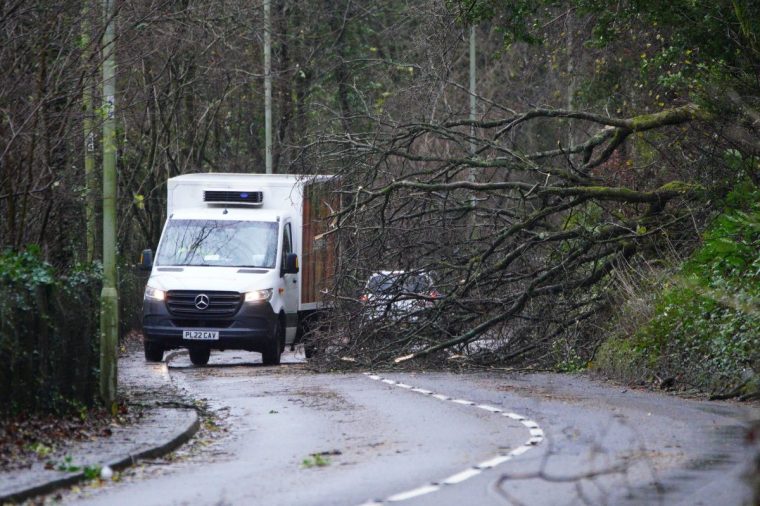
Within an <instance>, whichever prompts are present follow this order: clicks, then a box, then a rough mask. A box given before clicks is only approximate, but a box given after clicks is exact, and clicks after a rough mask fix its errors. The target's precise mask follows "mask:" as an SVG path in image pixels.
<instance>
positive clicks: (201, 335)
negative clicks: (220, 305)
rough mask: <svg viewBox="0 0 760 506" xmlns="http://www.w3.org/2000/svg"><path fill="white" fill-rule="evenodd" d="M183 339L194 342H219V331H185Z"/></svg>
mask: <svg viewBox="0 0 760 506" xmlns="http://www.w3.org/2000/svg"><path fill="white" fill-rule="evenodd" d="M182 339H191V340H193V341H218V340H219V331H218V330H183V331H182Z"/></svg>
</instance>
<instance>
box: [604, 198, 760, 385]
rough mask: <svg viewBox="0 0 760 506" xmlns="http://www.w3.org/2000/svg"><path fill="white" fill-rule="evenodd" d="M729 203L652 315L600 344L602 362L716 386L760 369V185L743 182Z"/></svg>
mask: <svg viewBox="0 0 760 506" xmlns="http://www.w3.org/2000/svg"><path fill="white" fill-rule="evenodd" d="M726 205H727V209H726V211H725V212H724V213H722V214H721V215H719V216H718V217H717V218H716V219H715V220H714V221H713V223H712V224H711V226H710V228H709V229H708V230H707V232H706V233H705V234H704V241H703V244H702V246H701V247H700V248H699V249H698V250H697V251H695V252H694V254H693V255H691V257H690V258H689V259H688V260H687V261H686V262H684V264H683V265H682V266H681V268H680V270H679V272H678V273H677V275H676V276H675V277H674V279H673V280H672V281H671V282H670V283H668V284H666V286H664V287H663V288H662V290H661V291H660V292H659V294H658V295H657V296H656V298H655V304H654V313H653V316H652V317H651V319H650V320H649V321H648V322H647V323H645V324H643V325H642V326H640V327H639V328H638V330H636V331H635V332H634V333H633V335H631V336H626V335H617V336H615V338H614V339H611V340H609V341H608V342H606V343H604V344H603V345H602V347H601V348H600V350H599V352H598V354H597V360H596V366H597V368H598V369H601V370H602V371H603V372H605V373H608V374H610V375H612V376H615V377H618V378H621V379H624V380H627V381H632V380H634V379H643V380H652V379H654V378H655V377H659V378H668V377H674V378H677V379H678V380H680V382H681V383H685V384H690V385H692V386H695V387H698V388H700V389H702V390H706V391H710V392H719V393H722V392H727V391H730V390H733V389H735V388H737V387H740V386H741V385H743V384H746V383H753V382H755V381H756V379H757V378H758V377H760V304H759V301H760V190H758V189H757V188H756V187H754V186H753V185H751V184H741V185H738V186H737V188H736V189H735V190H734V191H733V192H731V193H730V194H729V195H728V197H727V199H726Z"/></svg>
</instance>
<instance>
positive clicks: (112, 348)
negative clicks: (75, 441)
mask: <svg viewBox="0 0 760 506" xmlns="http://www.w3.org/2000/svg"><path fill="white" fill-rule="evenodd" d="M102 1H103V17H104V20H105V23H106V27H105V31H104V33H103V46H102V50H103V290H102V291H101V293H100V397H101V399H102V401H103V402H104V403H105V405H106V407H108V408H109V409H113V407H114V404H115V402H116V386H117V369H116V360H117V355H116V353H117V346H118V338H119V336H118V333H119V295H118V292H117V290H116V117H115V110H114V109H115V104H114V95H115V93H116V77H115V76H116V63H115V59H116V57H115V53H116V51H115V47H114V31H115V30H114V24H115V19H114V6H113V2H114V0H102Z"/></svg>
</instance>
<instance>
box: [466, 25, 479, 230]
mask: <svg viewBox="0 0 760 506" xmlns="http://www.w3.org/2000/svg"><path fill="white" fill-rule="evenodd" d="M476 70H477V66H476V65H475V25H472V26H471V27H470V157H471V158H473V159H474V158H475V152H476V151H477V143H476V142H475V121H476V120H477V119H478V102H477V99H476V89H475V83H476ZM475 179H476V174H475V167H470V171H469V174H468V175H467V180H468V181H469V182H471V183H474V182H475ZM471 191H472V190H471ZM476 207H477V198H476V197H475V192H474V191H472V193H471V195H470V217H469V221H470V225H469V226H470V239H473V240H474V239H476V238H477V216H476V215H475V210H476Z"/></svg>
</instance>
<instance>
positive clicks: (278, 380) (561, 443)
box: [64, 351, 757, 505]
mask: <svg viewBox="0 0 760 506" xmlns="http://www.w3.org/2000/svg"><path fill="white" fill-rule="evenodd" d="M138 359H139V358H135V356H130V357H129V358H128V360H132V361H135V360H138ZM302 361H303V358H302V356H301V355H297V354H292V353H286V355H284V356H283V362H285V364H284V365H282V366H280V367H264V366H262V365H261V364H260V358H259V355H258V354H256V353H246V352H232V351H230V352H224V353H214V354H212V358H211V361H210V363H209V366H207V367H193V366H192V365H191V364H190V361H189V359H188V357H187V355H186V354H184V353H178V354H175V355H174V357H173V358H172V359H171V360H170V367H169V374H170V377H171V380H172V382H173V383H174V384H175V386H176V387H178V388H179V389H181V390H183V391H185V392H187V394H188V395H189V396H190V397H192V398H195V399H205V400H206V403H207V406H208V409H209V411H210V412H211V413H213V414H214V415H215V416H214V420H216V421H215V422H214V426H213V427H212V429H215V430H217V435H216V436H215V437H213V438H210V439H209V440H208V441H205V442H204V441H203V440H202V441H201V444H196V446H195V451H194V453H193V454H192V455H190V456H189V457H188V458H187V459H180V460H179V461H177V462H172V461H168V462H166V463H165V465H152V466H144V467H143V470H142V471H140V472H133V473H132V474H131V475H129V474H128V475H127V476H126V478H125V479H124V480H123V482H122V483H114V484H111V485H108V486H107V487H103V488H101V489H98V490H91V489H85V490H84V492H81V493H76V494H69V495H67V496H65V497H64V502H72V503H74V502H76V503H77V504H80V503H81V504H109V505H112V504H124V505H127V504H146V505H148V504H162V505H163V504H178V505H179V504H188V505H189V504H193V505H195V504H211V505H225V504H235V505H236V504H262V505H264V504H265V505H329V504H335V505H360V504H397V503H398V504H404V505H433V504H435V505H441V504H443V505H460V504H478V505H480V504H482V505H490V504H494V505H496V504H725V505H730V504H737V505H738V504H742V503H743V502H744V501H746V500H747V497H748V496H747V493H748V491H747V489H746V487H745V486H744V482H743V481H742V480H741V477H740V473H741V470H742V466H743V464H742V462H743V461H744V459H745V458H746V455H745V452H746V450H745V449H744V443H743V439H742V438H743V434H744V428H743V423H744V422H745V420H747V419H748V418H749V417H750V416H755V417H757V411H756V408H752V407H748V406H740V405H735V404H730V403H708V402H699V401H691V400H684V399H679V398H675V397H671V396H665V395H657V394H653V393H649V392H639V391H633V390H629V389H626V388H624V387H620V386H611V385H604V384H601V383H598V382H593V381H590V380H588V379H586V378H584V377H582V376H572V375H551V374H544V375H510V374H504V373H478V374H450V373H418V374H407V373H405V374H401V373H392V372H388V373H378V374H377V375H372V374H369V373H368V374H362V373H350V374H314V373H311V372H308V371H307V370H306V369H305V367H304V366H303V365H302V364H300V362H302ZM136 370H138V371H139V368H136ZM753 409H755V412H754V413H753ZM217 424H218V426H217ZM201 439H202V438H201ZM146 468H147V470H145V469H146Z"/></svg>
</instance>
